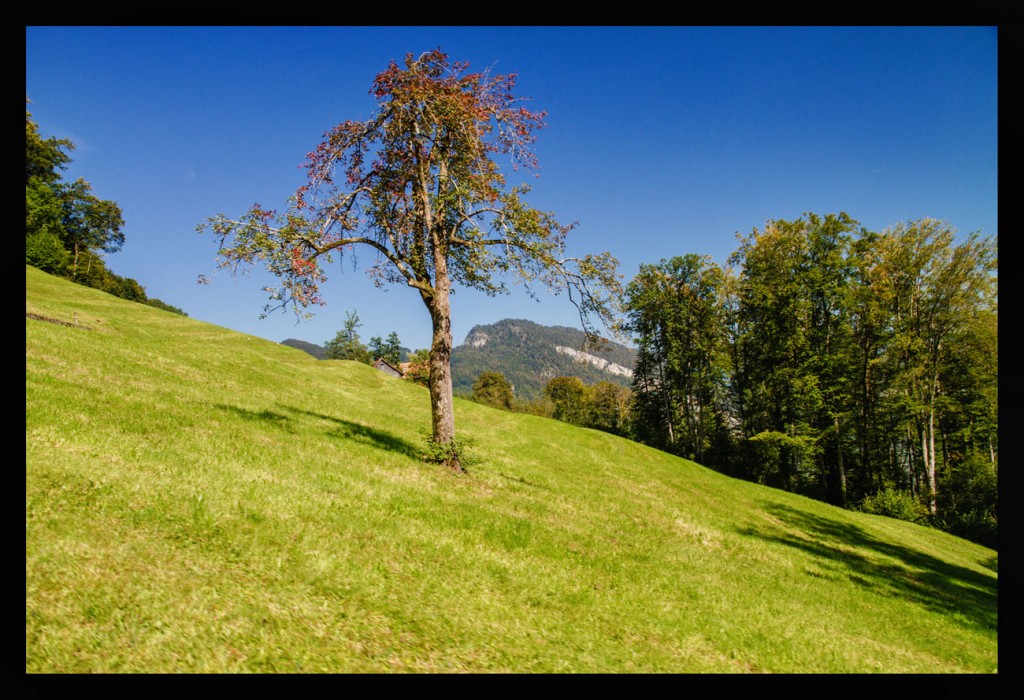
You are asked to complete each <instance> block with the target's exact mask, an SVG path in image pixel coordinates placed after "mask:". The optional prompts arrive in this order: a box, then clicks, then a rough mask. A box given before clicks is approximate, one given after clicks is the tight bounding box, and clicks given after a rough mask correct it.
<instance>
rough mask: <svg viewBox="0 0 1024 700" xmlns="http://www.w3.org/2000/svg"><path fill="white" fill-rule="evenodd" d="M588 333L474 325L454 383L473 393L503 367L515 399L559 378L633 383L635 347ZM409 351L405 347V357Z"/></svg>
mask: <svg viewBox="0 0 1024 700" xmlns="http://www.w3.org/2000/svg"><path fill="white" fill-rule="evenodd" d="M585 340H586V334H585V333H584V332H583V331H581V330H580V329H578V328H569V327H567V326H542V325H541V324H539V323H534V322H533V321H527V320H525V319H515V318H506V319H503V320H501V321H498V322H497V323H492V324H488V325H481V326H474V327H473V328H472V329H471V330H470V331H469V333H468V334H467V335H466V339H465V341H464V342H463V343H462V344H461V345H457V346H455V347H454V348H453V349H452V384H453V387H454V389H455V391H456V392H457V393H467V394H468V393H469V392H471V391H472V390H473V383H474V382H475V381H476V379H477V377H479V376H480V375H481V374H482V373H484V372H501V373H502V374H503V375H505V378H506V379H508V380H509V382H511V383H512V386H513V387H514V389H515V394H516V397H517V398H520V399H524V400H527V401H531V400H533V399H537V398H540V396H541V395H543V393H544V387H545V386H546V385H547V383H548V382H549V381H550V380H551V379H553V378H555V377H579V378H580V379H581V380H583V382H584V383H586V384H596V383H597V382H601V381H606V382H612V383H614V384H621V385H622V386H629V385H630V382H631V380H632V378H633V366H634V365H635V364H636V351H635V350H633V349H631V348H629V347H626V346H625V345H622V344H620V343H615V342H612V341H606V342H605V344H604V347H602V348H600V349H587V350H584V341H585ZM281 344H282V345H287V346H289V347H293V348H297V349H299V350H303V351H305V352H307V353H309V354H310V355H312V356H313V357H315V358H317V359H318V360H324V359H327V351H326V350H325V349H324V348H323V347H321V346H320V345H316V344H315V343H309V342H306V341H305V340H296V339H295V338H289V339H287V340H282V341H281ZM410 352H411V351H410V350H408V349H407V348H402V361H403V362H404V361H406V359H407V356H408V354H409V353H410Z"/></svg>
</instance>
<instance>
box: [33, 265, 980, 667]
mask: <svg viewBox="0 0 1024 700" xmlns="http://www.w3.org/2000/svg"><path fill="white" fill-rule="evenodd" d="M26 314H27V317H26V432H25V442H26V494H25V496H26V501H25V502H26V512H25V516H26V517H25V525H26V527H25V530H26V533H25V539H26V592H25V597H26V601H25V604H26V617H25V628H26V636H25V644H26V670H27V671H28V672H30V673H68V672H76V673H78V672H81V673H96V672H111V673H125V672H153V673H160V672H166V673H181V672H198V673H204V672H338V673H345V672H452V671H454V672H465V671H469V672H502V671H504V672H521V673H529V672H555V673H558V672H712V673H716V672H724V673H732V672H739V673H746V672H776V673H787V672H793V673H796V672H799V673H816V672H818V673H859V672H868V673H874V672H884V673H973V672H982V673H991V672H995V671H997V670H998V668H997V630H996V627H997V607H996V589H997V583H998V576H997V573H996V570H997V555H996V553H995V552H993V551H992V550H989V549H986V548H984V547H980V546H978V545H974V544H972V543H969V542H966V541H964V540H960V539H958V538H955V537H952V536H949V535H947V534H945V533H941V532H937V531H933V530H929V529H926V528H922V527H919V526H915V525H911V524H909V523H903V522H898V521H893V520H889V519H886V518H881V517H877V516H869V515H864V514H858V513H850V512H846V511H842V510H839V509H836V508H833V507H831V506H828V505H825V504H822V503H818V502H814V501H811V500H808V499H805V498H801V497H799V496H796V495H793V494H787V493H784V492H781V491H775V490H772V489H768V488H764V487H760V486H757V485H755V484H750V483H746V482H742V481H737V480H733V479H730V478H728V477H725V476H723V475H721V474H717V473H715V472H713V471H710V470H707V469H704V468H703V467H700V466H698V465H696V464H693V463H691V462H687V461H685V460H681V459H678V458H674V457H671V456H669V455H666V454H663V453H659V452H657V451H655V450H651V449H649V448H645V447H643V446H641V445H637V444H634V443H631V442H629V441H626V440H623V439H621V438H617V437H615V436H612V435H608V434H605V433H600V432H596V431H590V430H584V429H579V428H575V427H573V426H570V425H567V424H563V423H559V422H556V421H553V420H549V419H544V418H538V417H535V416H527V415H521V414H513V413H508V412H503V411H497V410H493V409H489V408H487V407H485V406H480V405H477V404H473V403H471V402H466V401H456V421H457V428H458V430H459V431H460V432H461V434H462V435H465V436H468V437H469V438H471V439H472V440H474V441H475V445H476V448H475V450H474V452H475V454H476V456H477V457H478V459H479V460H480V462H479V463H478V464H476V465H472V466H471V467H470V471H469V473H468V474H467V475H465V476H456V475H454V474H451V473H448V472H447V471H445V470H444V469H442V468H439V467H437V466H434V465H429V464H425V463H423V462H421V461H420V460H419V459H418V454H419V445H420V444H421V435H420V433H421V431H422V430H425V429H426V428H427V427H428V426H429V423H430V417H429V398H428V393H427V391H426V390H425V389H423V388H421V387H417V386H415V385H413V384H411V383H408V382H403V381H401V380H397V379H393V378H390V377H387V376H385V375H384V374H383V373H381V372H378V371H376V370H374V369H372V368H370V367H367V366H364V365H359V364H354V363H349V362H339V361H317V360H315V359H314V358H312V357H311V356H309V355H308V354H306V353H305V352H302V351H300V350H297V349H294V348H289V347H286V346H283V345H280V344H277V343H272V342H270V341H266V340H262V339H259V338H255V337H252V336H247V335H243V334H239V333H235V332H232V331H229V330H226V329H223V328H219V327H216V326H212V325H209V324H205V323H202V322H200V321H197V320H194V319H190V318H185V317H182V316H178V315H175V314H171V313H168V312H164V311H160V310H158V309H154V308H152V307H148V306H144V305H141V304H134V303H132V302H127V301H123V300H119V299H115V298H114V297H111V296H109V295H106V294H104V293H102V292H98V291H96V290H92V289H87V288H84V287H79V286H77V285H73V284H71V283H68V282H65V281H63V280H59V279H56V278H53V277H49V276H47V275H44V274H42V273H40V272H38V271H36V270H34V269H31V268H29V269H27V271H26Z"/></svg>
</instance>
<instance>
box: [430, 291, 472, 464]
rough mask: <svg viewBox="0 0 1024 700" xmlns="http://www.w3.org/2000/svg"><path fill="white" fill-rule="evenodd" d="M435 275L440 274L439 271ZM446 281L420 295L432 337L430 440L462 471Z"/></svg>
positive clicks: (447, 461) (449, 305)
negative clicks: (445, 448) (445, 450)
mask: <svg viewBox="0 0 1024 700" xmlns="http://www.w3.org/2000/svg"><path fill="white" fill-rule="evenodd" d="M438 277H441V275H440V274H439V275H438ZM449 288H450V284H449V283H448V280H447V279H443V280H439V284H438V285H437V287H436V288H435V291H434V294H433V295H432V296H430V297H426V298H424V302H425V303H426V304H427V308H428V309H429V310H430V320H431V323H432V325H433V330H434V334H433V339H432V340H431V344H430V379H429V381H428V384H429V387H430V414H431V420H432V423H433V441H434V442H435V443H437V444H438V445H447V446H448V458H447V459H446V460H445V462H444V464H445V466H447V467H450V468H451V469H454V470H455V471H459V472H461V471H463V468H462V464H461V462H460V461H459V455H458V453H457V451H456V450H455V446H454V444H453V442H454V440H455V411H454V406H453V401H452V364H451V362H452V323H451V302H450V301H449V297H448V295H449Z"/></svg>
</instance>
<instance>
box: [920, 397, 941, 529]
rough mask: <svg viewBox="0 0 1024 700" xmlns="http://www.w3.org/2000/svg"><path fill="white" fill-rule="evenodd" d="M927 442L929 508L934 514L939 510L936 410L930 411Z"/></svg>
mask: <svg viewBox="0 0 1024 700" xmlns="http://www.w3.org/2000/svg"><path fill="white" fill-rule="evenodd" d="M925 438H926V439H927V442H925V443H924V445H923V447H924V452H925V469H926V471H927V476H928V510H929V512H931V514H932V515H935V514H936V513H937V512H938V503H937V499H936V494H937V492H938V489H937V488H936V481H935V411H934V410H931V411H929V412H928V429H927V431H926V433H925Z"/></svg>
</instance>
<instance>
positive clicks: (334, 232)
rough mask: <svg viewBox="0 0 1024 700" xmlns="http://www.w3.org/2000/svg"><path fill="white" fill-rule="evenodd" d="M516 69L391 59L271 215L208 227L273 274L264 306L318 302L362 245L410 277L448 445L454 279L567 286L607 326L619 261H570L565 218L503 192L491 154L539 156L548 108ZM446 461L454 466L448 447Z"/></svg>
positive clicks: (381, 265) (395, 275) (586, 316)
mask: <svg viewBox="0 0 1024 700" xmlns="http://www.w3.org/2000/svg"><path fill="white" fill-rule="evenodd" d="M515 80H516V76H515V75H514V74H510V75H496V76H491V75H489V74H488V73H487V72H483V73H479V72H476V73H470V72H468V64H466V63H459V62H452V61H450V60H449V58H448V56H447V55H445V54H444V53H442V52H441V51H440V50H434V51H428V52H425V53H423V54H422V55H420V56H419V57H414V56H413V55H412V54H408V55H407V56H406V58H405V62H404V67H402V66H399V65H397V64H396V63H395V62H392V63H391V65H390V66H389V67H388V68H387V69H386V70H384V71H383V72H381V73H380V74H378V75H377V77H376V78H375V79H374V81H373V88H372V90H371V94H373V96H374V97H375V98H376V99H377V101H378V109H377V111H376V113H375V115H374V116H372V117H371V118H370V119H368V120H366V121H358V122H357V121H346V122H344V123H342V124H339V125H338V126H336V127H334V128H333V129H331V130H330V131H329V132H327V134H326V135H325V140H324V141H323V142H322V143H320V144H319V145H318V146H317V147H316V148H315V149H314V150H313V151H312V152H311V153H310V154H309V155H308V157H307V160H306V163H305V168H306V170H307V173H308V180H307V182H306V184H304V185H302V186H301V187H299V189H298V191H297V192H296V193H295V195H294V196H293V197H292V198H291V199H290V201H289V205H288V208H287V211H285V212H282V213H278V212H276V211H274V210H271V209H265V208H263V207H262V206H260V205H259V204H255V205H253V207H252V208H250V210H249V211H248V212H247V213H246V214H245V215H244V216H242V217H241V218H228V217H227V216H224V215H223V214H221V215H217V216H214V217H212V218H210V219H209V220H208V222H207V224H204V225H201V226H200V227H199V228H200V230H202V229H205V228H207V227H209V228H210V229H211V230H212V231H213V233H214V235H215V236H216V237H217V239H218V240H219V242H220V252H221V258H222V265H223V266H226V267H229V268H235V267H236V266H238V265H243V264H245V265H247V264H252V263H256V262H262V263H263V264H264V265H265V266H266V267H267V269H268V270H269V271H270V272H272V273H273V274H274V275H276V276H277V277H278V278H279V279H280V282H281V284H280V286H279V287H278V288H277V289H276V290H274V291H273V293H272V296H271V303H270V304H269V305H268V310H270V309H272V308H277V307H279V306H286V305H295V308H296V310H299V308H300V307H301V308H305V307H308V306H309V305H311V304H322V303H323V301H322V299H321V297H320V295H319V284H321V283H323V282H324V281H326V273H325V270H326V264H328V263H330V262H331V261H332V257H335V256H340V255H342V254H343V253H344V252H350V251H354V249H355V248H356V247H357V246H359V247H361V248H363V249H369V250H370V251H371V252H373V253H374V254H375V255H376V264H375V265H374V266H373V267H372V268H371V269H370V274H371V276H372V277H373V278H374V280H375V281H376V282H377V283H379V284H383V283H389V282H397V283H402V284H405V285H407V286H409V287H411V288H413V289H414V290H416V292H417V293H418V294H419V296H420V299H421V300H422V302H423V304H424V306H425V307H426V310H427V312H428V313H429V315H430V319H431V323H432V327H433V338H432V342H431V348H430V381H429V385H430V397H431V414H432V423H433V435H432V439H433V441H434V442H435V443H437V444H438V445H439V446H442V447H449V446H453V444H454V443H453V440H454V437H455V418H454V413H453V404H452V377H451V350H452V337H451V305H450V300H449V296H450V294H451V292H452V288H453V285H455V284H461V285H464V286H467V287H471V288H475V289H478V290H482V291H484V292H485V293H487V294H492V295H493V294H498V293H502V292H505V291H506V287H505V283H504V281H503V280H502V277H503V276H505V275H511V276H512V277H514V278H517V279H519V280H521V281H523V282H524V283H526V285H527V289H528V290H529V289H530V288H531V287H530V284H531V283H535V282H539V283H541V284H543V285H545V286H547V287H548V288H549V289H551V290H553V291H555V292H556V293H557V292H559V291H567V292H568V295H569V298H570V300H571V301H572V302H573V303H574V304H575V305H576V306H577V308H578V309H579V311H580V318H581V322H582V324H583V326H584V329H585V330H587V331H588V332H590V333H594V326H593V325H592V323H593V322H592V320H591V319H592V318H594V317H596V318H597V319H598V320H600V321H602V322H604V323H606V324H608V323H613V322H614V307H613V304H614V303H615V300H616V299H617V298H618V292H619V277H618V275H617V272H616V268H617V261H616V260H615V259H614V258H613V257H612V256H611V255H610V254H608V253H602V254H599V255H587V256H583V257H578V258H577V257H569V256H567V255H566V249H565V241H566V236H567V234H568V233H569V232H570V230H571V229H572V228H573V226H572V225H563V224H560V223H559V222H558V221H557V220H556V219H555V217H554V215H553V214H551V213H546V212H542V211H539V210H537V209H534V208H532V207H530V206H528V205H527V204H526V202H525V201H524V200H523V195H525V194H526V193H527V192H528V191H529V187H527V186H526V185H517V186H513V187H511V188H507V187H506V178H505V176H504V175H503V174H502V173H501V172H500V169H499V167H498V164H497V162H496V160H495V158H496V157H497V156H508V157H509V158H510V159H511V161H512V164H513V165H514V166H515V167H517V168H518V167H524V168H526V169H533V168H535V167H536V165H537V160H536V156H535V154H534V153H533V151H532V150H531V149H532V144H533V143H534V141H535V139H536V136H535V134H534V132H535V131H536V130H537V129H539V128H541V127H542V126H543V118H544V116H545V114H544V113H543V112H531V111H530V110H528V109H527V108H526V107H524V106H523V105H522V102H523V100H522V99H521V98H519V97H517V96H516V95H515V94H514V93H513V90H514V88H515ZM448 452H449V454H451V456H450V457H449V458H448V459H447V460H446V463H447V464H448V466H450V467H452V468H453V469H456V470H461V465H460V464H459V460H458V456H457V454H456V451H455V450H449V451H448Z"/></svg>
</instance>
